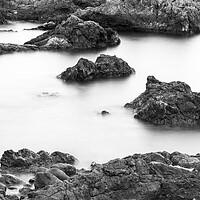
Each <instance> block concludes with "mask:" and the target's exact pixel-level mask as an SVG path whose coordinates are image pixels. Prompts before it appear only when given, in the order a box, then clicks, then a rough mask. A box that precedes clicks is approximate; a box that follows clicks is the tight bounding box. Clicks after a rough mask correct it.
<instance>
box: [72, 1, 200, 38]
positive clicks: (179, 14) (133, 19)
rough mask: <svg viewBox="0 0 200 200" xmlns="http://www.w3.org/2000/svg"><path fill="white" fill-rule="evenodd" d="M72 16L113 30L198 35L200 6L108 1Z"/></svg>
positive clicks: (190, 3) (166, 2)
mask: <svg viewBox="0 0 200 200" xmlns="http://www.w3.org/2000/svg"><path fill="white" fill-rule="evenodd" d="M75 15H77V16H78V17H80V18H82V19H84V20H93V21H96V22H98V23H100V25H101V26H103V27H112V28H114V29H115V30H128V31H129V30H131V31H142V32H164V33H174V34H180V33H181V34H185V33H186V34H188V33H199V31H200V3H199V2H198V1H192V0H182V1H180V0H155V1H153V0H151V1H148V0H145V1H144V0H137V1H133V0H112V1H107V2H106V3H105V4H102V5H101V6H99V7H96V8H87V9H85V10H77V11H76V13H75Z"/></svg>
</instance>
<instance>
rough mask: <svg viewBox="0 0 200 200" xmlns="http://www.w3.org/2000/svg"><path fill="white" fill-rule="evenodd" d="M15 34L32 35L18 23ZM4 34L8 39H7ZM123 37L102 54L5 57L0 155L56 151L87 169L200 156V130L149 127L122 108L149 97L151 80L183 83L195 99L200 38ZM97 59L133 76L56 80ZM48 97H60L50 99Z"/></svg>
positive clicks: (0, 71)
mask: <svg viewBox="0 0 200 200" xmlns="http://www.w3.org/2000/svg"><path fill="white" fill-rule="evenodd" d="M28 24H29V23H28ZM29 25H30V26H32V27H33V26H36V25H35V24H29ZM14 26H15V27H16V26H17V27H18V28H19V29H20V30H23V28H27V27H25V26H27V24H26V23H17V24H14V25H13V26H10V27H9V28H8V29H10V28H14ZM4 29H5V27H4ZM4 34H6V37H2V35H4ZM17 34H19V32H16V33H0V42H5V38H6V40H7V42H12V43H18V42H19V40H18V39H13V38H18V36H17ZM20 34H22V35H24V37H22V38H21V40H20V43H24V42H25V41H26V39H27V38H29V39H31V37H32V34H36V35H37V34H39V32H38V33H36V32H34V31H21V32H20ZM13 35H15V36H13ZM36 35H35V36H36ZM120 37H121V44H120V45H119V46H117V47H114V48H108V49H104V50H101V51H97V50H96V51H84V52H65V53H63V52H59V53H58V52H34V53H15V54H10V55H3V56H0V91H1V92H0V134H1V140H0V154H2V153H3V151H4V150H7V149H14V150H18V149H20V148H29V149H32V150H33V151H39V150H41V149H43V150H46V151H49V152H53V151H55V150H59V151H62V152H68V153H71V154H72V155H74V156H76V157H77V158H78V159H79V161H80V162H79V167H88V166H89V165H90V163H91V162H92V161H95V162H98V163H103V162H107V161H108V160H110V159H114V158H117V157H124V156H128V155H131V154H134V153H144V152H150V151H162V150H166V151H169V152H172V151H181V152H186V153H189V154H196V153H197V152H200V148H199V141H200V130H180V129H174V128H173V129H172V128H171V129H166V128H162V127H154V126H150V125H148V124H144V123H142V122H140V121H138V120H136V119H134V118H133V115H132V113H131V111H130V110H127V109H125V108H124V107H123V105H124V104H125V103H127V102H130V101H132V100H133V99H134V98H135V97H137V96H138V95H139V94H140V93H141V92H143V91H144V90H145V83H146V78H147V76H148V75H154V76H155V77H156V78H157V79H159V80H161V81H166V82H169V81H174V80H179V81H184V82H186V83H188V84H189V85H190V86H191V88H192V90H193V91H200V85H199V83H200V82H199V72H200V64H199V52H200V36H194V37H172V36H171V37H170V36H166V35H155V34H141V33H140V34H139V33H137V34H135V33H131V34H124V33H121V34H120ZM10 38H11V39H10ZM100 53H105V54H110V55H116V56H118V57H121V58H123V59H124V60H125V61H127V62H128V63H129V65H130V66H132V67H134V68H135V70H136V74H134V75H132V76H130V77H128V78H125V79H117V80H105V81H102V80H101V81H94V82H91V83H87V84H72V83H71V84H68V83H64V82H62V81H61V80H59V79H56V76H57V75H58V74H60V73H61V72H62V71H64V70H65V69H66V68H67V67H71V66H73V65H74V64H76V63H77V61H78V59H79V58H80V57H85V58H88V59H91V60H93V61H95V59H96V57H97V56H98V55H99V54H100ZM43 92H49V93H54V92H55V93H56V94H57V95H55V96H45V95H42V93H43ZM102 110H107V111H109V112H110V113H111V114H110V115H107V116H101V115H100V114H98V113H99V112H101V111H102Z"/></svg>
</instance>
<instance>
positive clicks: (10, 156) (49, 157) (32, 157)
mask: <svg viewBox="0 0 200 200" xmlns="http://www.w3.org/2000/svg"><path fill="white" fill-rule="evenodd" d="M75 161H76V158H75V157H74V156H72V155H70V154H68V153H62V152H59V151H55V152H53V153H52V154H49V153H48V152H45V151H39V152H38V153H35V152H33V151H30V150H28V149H21V150H19V151H18V152H14V151H13V150H7V151H5V152H4V153H3V155H2V158H1V160H0V163H1V167H2V168H16V167H19V168H27V167H31V166H50V165H53V164H56V163H68V164H74V163H75Z"/></svg>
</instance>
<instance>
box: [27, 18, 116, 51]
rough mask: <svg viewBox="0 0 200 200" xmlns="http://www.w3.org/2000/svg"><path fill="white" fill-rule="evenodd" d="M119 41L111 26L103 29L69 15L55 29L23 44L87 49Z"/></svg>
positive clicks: (49, 47)
mask: <svg viewBox="0 0 200 200" xmlns="http://www.w3.org/2000/svg"><path fill="white" fill-rule="evenodd" d="M119 43H120V39H119V37H118V35H117V32H115V31H113V30H112V29H111V28H106V29H104V28H103V27H101V26H100V25H99V24H98V23H96V22H93V21H83V20H81V19H79V18H78V17H76V16H74V15H71V16H70V17H69V18H68V19H67V20H66V21H63V22H62V23H61V24H60V25H58V26H57V27H56V28H55V30H52V31H48V32H45V33H44V34H42V35H40V36H38V37H36V38H35V39H32V40H30V41H28V42H26V43H25V44H29V45H36V46H39V47H44V48H48V49H53V50H54V49H61V50H66V49H89V48H103V47H107V46H113V45H117V44H119Z"/></svg>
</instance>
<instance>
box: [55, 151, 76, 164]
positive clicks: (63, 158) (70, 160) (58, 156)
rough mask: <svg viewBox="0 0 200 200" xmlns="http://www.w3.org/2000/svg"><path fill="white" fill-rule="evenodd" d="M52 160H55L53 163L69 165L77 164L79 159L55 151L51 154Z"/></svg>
mask: <svg viewBox="0 0 200 200" xmlns="http://www.w3.org/2000/svg"><path fill="white" fill-rule="evenodd" d="M51 158H52V160H53V163H67V164H71V165H73V164H75V162H77V159H76V158H75V157H74V156H72V155H70V154H68V153H62V152H60V151H54V152H53V153H52V154H51Z"/></svg>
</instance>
